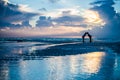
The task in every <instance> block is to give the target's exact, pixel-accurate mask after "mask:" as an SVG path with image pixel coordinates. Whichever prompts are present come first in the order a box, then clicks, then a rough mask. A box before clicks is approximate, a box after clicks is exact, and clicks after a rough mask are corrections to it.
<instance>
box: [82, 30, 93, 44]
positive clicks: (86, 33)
mask: <svg viewBox="0 0 120 80" xmlns="http://www.w3.org/2000/svg"><path fill="white" fill-rule="evenodd" d="M86 36H88V37H89V40H90V43H91V42H92V35H90V34H89V33H88V32H85V33H84V34H83V36H82V40H83V43H84V42H85V37H86Z"/></svg>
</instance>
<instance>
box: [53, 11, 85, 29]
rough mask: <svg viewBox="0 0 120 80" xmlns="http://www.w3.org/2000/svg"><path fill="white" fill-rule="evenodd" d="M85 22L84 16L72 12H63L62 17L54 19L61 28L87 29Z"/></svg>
mask: <svg viewBox="0 0 120 80" xmlns="http://www.w3.org/2000/svg"><path fill="white" fill-rule="evenodd" d="M84 20H85V19H84V18H83V17H82V16H78V15H73V14H71V11H70V10H66V11H62V14H61V16H60V17H57V18H55V19H53V21H54V22H56V23H57V24H58V25H61V26H73V27H79V26H80V27H87V25H85V24H84Z"/></svg>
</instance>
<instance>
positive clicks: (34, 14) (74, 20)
mask: <svg viewBox="0 0 120 80" xmlns="http://www.w3.org/2000/svg"><path fill="white" fill-rule="evenodd" d="M91 3H92V4H91ZM119 4H120V1H119V0H117V1H116V0H84V1H82V0H69V1H68V0H34V1H33V0H1V1H0V9H1V11H0V13H1V14H2V15H1V16H0V34H1V35H0V36H1V37H2V36H6V37H8V36H47V37H48V36H52V37H55V36H57V37H59V36H60V37H66V36H67V37H75V36H81V35H82V34H83V33H84V32H85V31H89V32H90V33H91V34H92V35H94V36H95V37H98V36H99V37H113V36H114V37H119V35H118V34H119V33H120V31H118V29H119V26H120V14H119V13H120V7H119ZM114 26H116V27H114ZM26 31H27V32H26ZM116 32H117V33H116ZM13 34H14V35H13Z"/></svg>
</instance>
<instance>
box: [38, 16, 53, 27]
mask: <svg viewBox="0 0 120 80" xmlns="http://www.w3.org/2000/svg"><path fill="white" fill-rule="evenodd" d="M36 23H37V24H36V26H37V27H50V26H53V24H52V20H51V17H46V16H40V17H39V20H38V21H37V22H36Z"/></svg>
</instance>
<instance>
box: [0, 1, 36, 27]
mask: <svg viewBox="0 0 120 80" xmlns="http://www.w3.org/2000/svg"><path fill="white" fill-rule="evenodd" d="M20 7H21V6H19V5H15V4H12V3H9V2H6V1H4V0H1V1H0V23H1V24H0V27H6V26H7V27H17V26H18V25H19V26H18V27H20V24H16V25H15V24H12V23H13V22H22V21H23V22H24V21H29V19H30V18H32V17H33V16H35V15H37V13H32V12H25V11H20V10H19V8H20ZM21 26H22V25H21Z"/></svg>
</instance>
